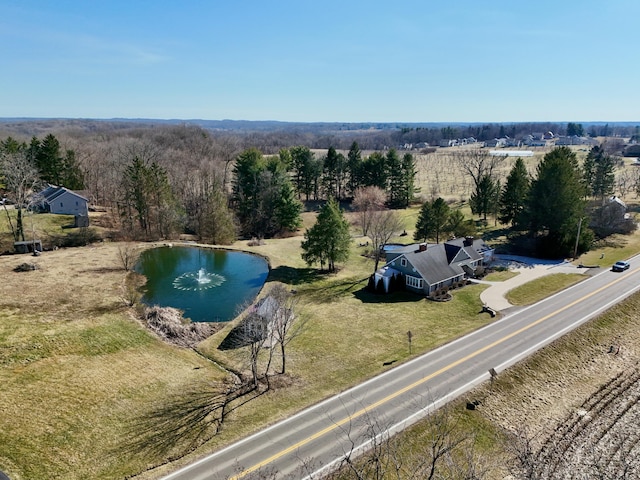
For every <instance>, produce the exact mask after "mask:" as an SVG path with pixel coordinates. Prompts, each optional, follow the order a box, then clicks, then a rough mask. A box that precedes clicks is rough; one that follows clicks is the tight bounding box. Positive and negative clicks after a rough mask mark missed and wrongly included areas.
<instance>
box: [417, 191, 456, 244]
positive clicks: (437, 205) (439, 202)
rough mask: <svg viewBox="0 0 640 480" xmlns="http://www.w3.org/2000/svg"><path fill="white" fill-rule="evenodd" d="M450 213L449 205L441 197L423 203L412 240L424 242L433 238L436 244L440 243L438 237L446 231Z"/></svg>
mask: <svg viewBox="0 0 640 480" xmlns="http://www.w3.org/2000/svg"><path fill="white" fill-rule="evenodd" d="M450 213H451V209H450V208H449V205H447V202H445V201H444V200H443V199H442V198H441V197H438V198H436V199H435V200H433V201H432V202H429V201H427V202H425V203H423V204H422V208H421V209H420V213H419V214H418V221H417V222H416V230H415V232H414V234H413V238H414V240H416V241H422V242H426V241H427V239H429V238H435V240H436V243H440V235H441V234H442V233H444V232H445V231H446V229H447V222H448V220H449V215H450Z"/></svg>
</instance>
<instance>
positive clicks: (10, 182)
mask: <svg viewBox="0 0 640 480" xmlns="http://www.w3.org/2000/svg"><path fill="white" fill-rule="evenodd" d="M0 171H2V173H3V175H4V183H5V186H6V189H7V192H8V194H9V195H10V196H11V200H13V201H14V202H15V209H16V211H17V215H16V224H15V227H14V225H13V222H12V221H11V218H10V215H9V212H8V210H7V205H6V204H4V209H5V213H6V214H7V218H8V220H9V225H10V227H11V231H12V233H13V238H14V240H15V241H16V242H18V241H20V240H22V241H24V239H25V237H24V224H23V211H24V209H25V208H27V209H28V208H31V207H34V206H35V205H36V204H37V203H38V202H39V201H40V199H39V198H38V197H37V195H36V192H37V191H38V190H39V189H40V186H41V185H40V176H39V174H38V170H37V168H36V167H35V165H34V164H33V162H32V161H31V160H30V159H29V158H28V156H27V154H26V151H23V150H21V151H18V152H16V153H8V154H3V155H2V156H0Z"/></svg>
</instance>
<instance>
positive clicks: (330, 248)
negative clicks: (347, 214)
mask: <svg viewBox="0 0 640 480" xmlns="http://www.w3.org/2000/svg"><path fill="white" fill-rule="evenodd" d="M350 245H351V237H350V235H349V222H347V220H346V219H345V218H344V215H343V213H342V210H340V207H339V206H338V203H337V202H336V201H335V199H333V198H330V199H329V200H328V201H327V203H326V204H325V205H324V206H323V207H322V209H321V210H320V213H318V218H317V219H316V223H315V224H314V225H313V227H311V228H310V229H308V230H307V231H306V232H305V234H304V240H303V241H302V259H303V260H304V261H305V262H306V263H307V265H313V264H314V263H319V264H320V268H321V269H323V270H324V267H325V265H326V266H327V269H328V270H329V271H330V272H333V271H335V268H336V267H335V265H336V262H343V261H346V260H347V259H348V258H349V252H350Z"/></svg>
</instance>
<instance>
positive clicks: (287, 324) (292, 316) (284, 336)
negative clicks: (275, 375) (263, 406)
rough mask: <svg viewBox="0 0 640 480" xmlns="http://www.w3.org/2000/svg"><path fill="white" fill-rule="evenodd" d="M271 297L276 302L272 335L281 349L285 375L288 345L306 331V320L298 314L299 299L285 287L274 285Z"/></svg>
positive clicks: (272, 321) (274, 341) (282, 368)
mask: <svg viewBox="0 0 640 480" xmlns="http://www.w3.org/2000/svg"><path fill="white" fill-rule="evenodd" d="M269 297H271V298H273V300H274V309H273V313H272V316H271V319H270V335H271V338H272V340H273V342H272V343H274V344H277V345H278V346H279V347H280V355H281V357H282V367H281V369H280V374H284V373H285V372H286V365H287V352H286V348H287V345H289V343H291V341H292V340H293V339H294V338H296V337H297V336H299V335H300V334H301V333H302V332H303V331H304V328H305V325H306V319H302V318H300V317H299V316H298V315H297V314H296V307H297V305H298V298H297V297H296V296H295V295H293V294H292V293H291V292H289V291H288V290H287V289H286V288H285V286H284V285H282V284H276V285H274V286H273V287H272V288H271V290H270V292H269Z"/></svg>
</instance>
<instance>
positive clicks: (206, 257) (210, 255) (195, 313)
mask: <svg viewBox="0 0 640 480" xmlns="http://www.w3.org/2000/svg"><path fill="white" fill-rule="evenodd" d="M136 271H137V272H138V273H141V274H142V275H144V276H145V277H147V283H146V285H145V290H146V292H145V294H144V296H143V298H142V301H143V302H144V303H146V304H147V305H160V306H162V307H174V308H179V309H180V310H182V311H184V316H185V317H188V318H190V319H191V320H192V321H194V322H226V321H229V320H231V319H233V318H234V317H235V316H236V315H237V313H238V309H239V308H241V307H242V306H243V305H245V304H247V303H249V302H252V301H253V299H254V298H255V297H256V295H258V293H259V292H260V289H261V288H262V286H263V285H264V282H265V281H266V279H267V274H268V273H269V266H268V264H267V262H266V260H265V259H264V258H262V257H259V256H257V255H252V254H250V253H244V252H236V251H228V250H212V249H208V248H198V247H176V246H174V247H159V248H153V249H150V250H146V251H144V252H143V253H142V255H141V256H140V260H139V262H138V264H137V265H136Z"/></svg>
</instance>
